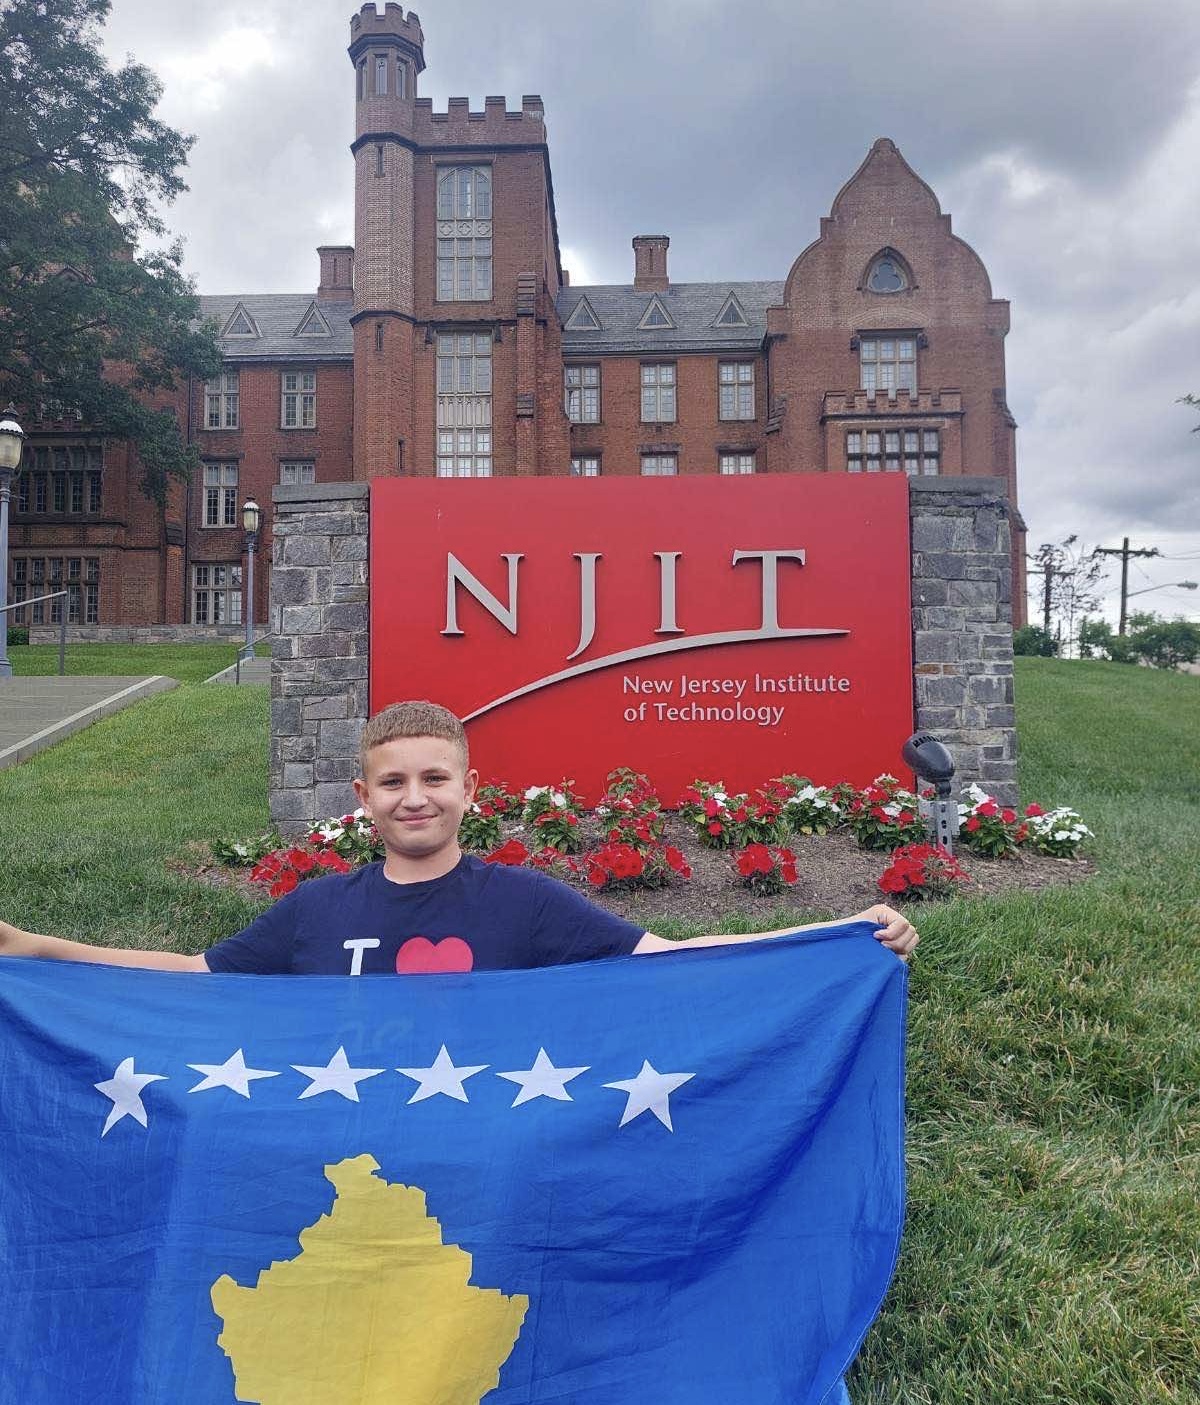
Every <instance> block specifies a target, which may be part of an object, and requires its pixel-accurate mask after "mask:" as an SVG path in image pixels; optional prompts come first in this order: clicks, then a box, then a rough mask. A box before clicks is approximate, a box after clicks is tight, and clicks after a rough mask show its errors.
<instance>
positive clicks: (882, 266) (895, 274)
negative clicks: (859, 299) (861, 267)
mask: <svg viewBox="0 0 1200 1405" xmlns="http://www.w3.org/2000/svg"><path fill="white" fill-rule="evenodd" d="M863 286H864V287H865V288H866V290H867V292H868V293H903V292H905V291H906V290H907V289H908V288H911V287H912V278H911V276H910V274H909V271H908V267H907V265H906V264H905V262H904V260H903V259H902V258H901V257H900V255H899V254H898V253H896V251H895V250H894V249H883V250H881V251H880V252H879V253H878V254H876V255H875V258H874V259H873V261H872V263H871V267H870V268H869V269H868V270H867V276H866V278H865V280H864V282H863Z"/></svg>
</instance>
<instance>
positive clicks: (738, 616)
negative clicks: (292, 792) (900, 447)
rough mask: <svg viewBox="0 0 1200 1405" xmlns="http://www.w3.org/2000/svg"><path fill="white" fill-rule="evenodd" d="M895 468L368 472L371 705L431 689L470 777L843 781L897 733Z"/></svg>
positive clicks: (901, 662) (861, 774) (904, 726)
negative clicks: (578, 475)
mask: <svg viewBox="0 0 1200 1405" xmlns="http://www.w3.org/2000/svg"><path fill="white" fill-rule="evenodd" d="M907 487H908V485H907V481H906V480H905V479H904V478H903V477H901V476H895V475H891V474H888V475H880V476H878V477H876V476H874V475H872V476H870V477H861V478H860V477H849V476H847V475H845V474H836V475H834V474H788V475H786V476H779V477H762V478H751V477H746V478H719V477H712V478H709V477H704V478H699V477H696V478H691V477H689V478H662V479H643V478H617V479H603V478H595V479H567V478H547V479H517V480H514V479H511V478H510V479H502V480H501V479H486V480H479V479H422V480H413V479H386V478H385V479H378V480H376V481H375V482H374V483H373V484H372V487H371V707H372V710H373V711H377V710H378V709H379V708H381V707H384V706H385V705H386V704H388V703H391V702H396V701H398V700H400V699H404V698H429V699H432V700H433V701H435V702H440V703H442V704H444V705H445V706H446V707H448V708H450V709H451V710H452V711H454V712H455V713H457V714H458V715H459V716H460V717H461V718H463V720H464V721H465V722H466V724H467V732H468V736H469V738H470V742H471V752H472V761H473V763H474V764H475V765H476V766H477V767H478V768H479V770H480V773H481V774H482V775H483V776H484V778H485V779H486V778H489V777H496V778H501V779H504V780H506V781H508V782H509V783H510V784H513V785H532V784H548V783H552V782H557V781H559V780H563V779H567V780H573V781H574V782H575V783H576V785H577V787H578V788H579V789H580V790H581V791H582V792H583V794H584V795H585V796H586V797H587V798H588V799H589V800H594V799H595V798H596V797H597V796H598V795H599V794H600V793H601V792H602V791H603V790H604V787H605V778H606V777H607V775H608V773H609V772H610V771H611V770H613V769H614V768H615V767H617V766H629V767H632V768H633V769H634V770H637V771H644V772H646V773H647V774H648V775H649V776H650V778H651V780H652V781H653V782H654V783H655V785H656V786H657V788H658V789H659V791H660V793H661V794H662V795H663V797H664V799H665V800H667V801H668V802H670V801H671V800H673V799H674V797H675V796H676V795H678V794H679V792H680V791H681V790H682V789H683V788H684V787H685V786H686V785H688V784H689V783H690V782H691V781H692V780H694V779H695V778H696V777H705V778H708V779H714V780H722V781H724V782H725V783H726V785H727V786H729V787H731V788H732V789H734V790H746V789H751V788H753V787H755V786H757V785H759V784H761V783H762V782H763V781H765V780H767V779H768V778H770V777H772V776H776V775H780V774H782V773H784V772H796V773H799V774H801V775H807V776H809V777H810V778H811V779H813V780H814V781H816V782H818V783H830V782H833V781H838V780H849V781H852V782H854V783H855V784H858V785H862V784H865V783H866V782H867V781H869V780H870V779H872V778H873V777H874V776H876V775H878V774H879V773H880V772H881V771H891V772H893V773H896V772H897V771H898V770H899V769H900V762H899V750H900V747H901V745H902V743H903V742H904V740H905V738H906V737H907V736H908V735H909V733H910V732H911V731H912V723H913V711H912V643H911V626H910V613H909V583H910V560H909V534H908V495H907Z"/></svg>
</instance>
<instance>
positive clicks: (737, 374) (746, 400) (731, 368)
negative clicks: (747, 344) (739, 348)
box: [717, 361, 754, 420]
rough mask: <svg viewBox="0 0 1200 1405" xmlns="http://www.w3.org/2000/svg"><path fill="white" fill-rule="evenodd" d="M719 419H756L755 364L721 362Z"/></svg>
mask: <svg viewBox="0 0 1200 1405" xmlns="http://www.w3.org/2000/svg"><path fill="white" fill-rule="evenodd" d="M717 418H718V419H722V420H752V419H753V418H754V362H753V361H721V362H719V363H718V366H717Z"/></svg>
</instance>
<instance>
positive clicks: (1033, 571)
mask: <svg viewBox="0 0 1200 1405" xmlns="http://www.w3.org/2000/svg"><path fill="white" fill-rule="evenodd" d="M1029 559H1030V560H1031V561H1040V560H1041V559H1042V558H1041V557H1040V556H1031V557H1030V558H1029ZM1028 574H1029V575H1031V576H1042V577H1044V579H1043V581H1042V630H1043V632H1044V633H1045V635H1046V638H1047V639H1049V638H1050V596H1051V593H1052V592H1053V590H1054V577H1055V576H1065V575H1067V574H1068V572H1066V571H1060V570H1057V569H1056V568H1055V567H1054V566H1053V565H1052V564H1051V563H1050V561H1049V560H1047V561H1046V562H1045V564H1044V565H1040V566H1037V567H1036V568H1033V567H1031V568H1030V570H1029V573H1028Z"/></svg>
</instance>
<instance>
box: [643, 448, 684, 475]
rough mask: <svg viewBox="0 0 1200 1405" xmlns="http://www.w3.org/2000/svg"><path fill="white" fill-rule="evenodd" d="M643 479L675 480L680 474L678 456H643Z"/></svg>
mask: <svg viewBox="0 0 1200 1405" xmlns="http://www.w3.org/2000/svg"><path fill="white" fill-rule="evenodd" d="M641 467H642V477H643V478H674V477H676V476H677V475H678V473H679V455H678V454H643V455H642V466H641Z"/></svg>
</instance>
